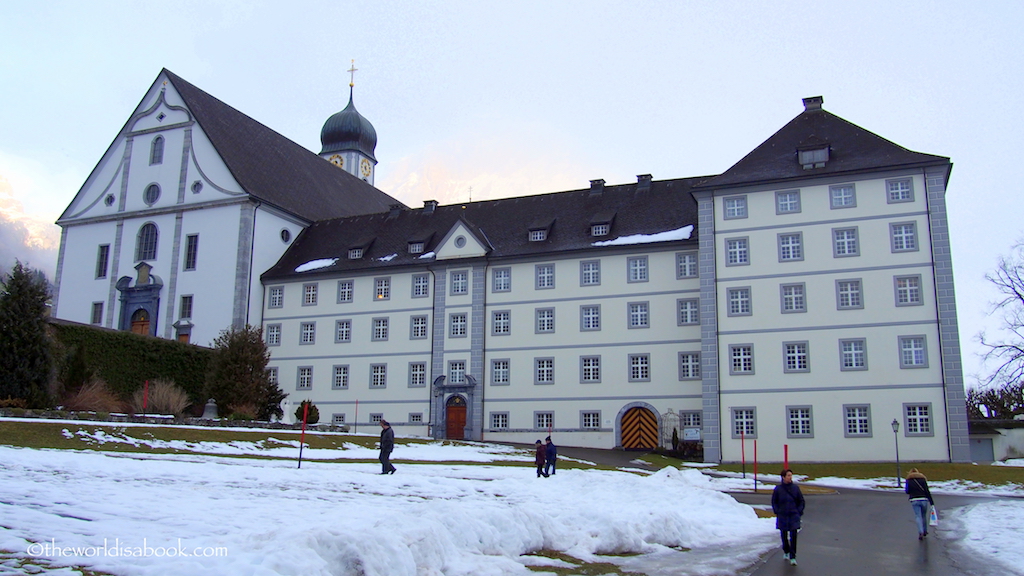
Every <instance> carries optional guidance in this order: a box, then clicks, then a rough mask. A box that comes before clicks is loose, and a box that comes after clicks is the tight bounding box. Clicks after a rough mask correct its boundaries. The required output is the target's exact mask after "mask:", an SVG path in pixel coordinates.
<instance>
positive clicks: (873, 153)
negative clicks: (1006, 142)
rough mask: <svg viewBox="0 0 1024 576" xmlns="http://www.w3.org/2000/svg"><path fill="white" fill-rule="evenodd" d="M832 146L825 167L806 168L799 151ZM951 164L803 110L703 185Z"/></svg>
mask: <svg viewBox="0 0 1024 576" xmlns="http://www.w3.org/2000/svg"><path fill="white" fill-rule="evenodd" d="M826 143H827V144H828V145H829V146H830V148H831V150H830V154H829V160H828V162H826V164H825V166H824V167H822V168H812V169H809V170H805V169H804V168H803V166H801V165H800V164H799V162H798V161H797V149H798V148H804V147H812V146H814V145H824V144H826ZM936 163H942V164H948V163H949V158H946V157H945V156H934V155H932V154H922V153H920V152H914V151H911V150H907V149H906V148H904V147H902V146H900V145H898V144H895V143H893V142H890V141H889V140H886V139H885V138H882V137H881V136H879V135H877V134H874V133H872V132H869V131H867V130H865V129H863V128H861V127H860V126H857V125H856V124H852V123H850V122H848V121H846V120H844V119H842V118H840V117H839V116H836V115H835V114H832V113H831V112H828V111H826V110H822V109H820V108H819V109H815V110H805V111H804V112H803V113H802V114H800V115H799V116H797V117H796V118H794V119H793V120H791V121H790V122H789V123H788V124H786V125H785V126H783V127H782V129H781V130H779V131H778V132H776V133H775V134H773V135H772V137H771V138H769V139H767V140H765V141H764V142H763V143H762V144H761V145H760V146H758V147H757V148H755V149H754V150H753V151H752V152H751V153H750V154H747V155H746V156H745V157H743V159H742V160H740V161H739V162H737V163H736V164H734V165H733V166H732V168H729V169H728V170H726V171H725V172H724V173H722V174H721V175H719V176H718V177H716V178H712V179H710V180H709V181H708V182H707V183H705V184H704V185H702V186H701V188H724V187H729V186H737V185H744V184H757V183H768V182H777V181H785V180H794V179H798V178H813V177H817V176H829V175H835V174H842V173H855V172H860V171H866V170H877V169H880V168H888V167H893V168H898V167H913V166H920V165H926V164H936Z"/></svg>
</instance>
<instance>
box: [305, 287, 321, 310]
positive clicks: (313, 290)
mask: <svg viewBox="0 0 1024 576" xmlns="http://www.w3.org/2000/svg"><path fill="white" fill-rule="evenodd" d="M318 288H319V285H318V284H303V285H302V305H303V306H316V297H317V291H318Z"/></svg>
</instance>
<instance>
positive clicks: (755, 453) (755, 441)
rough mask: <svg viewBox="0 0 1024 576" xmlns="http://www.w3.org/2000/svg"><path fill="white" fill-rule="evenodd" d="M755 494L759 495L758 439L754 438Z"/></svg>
mask: <svg viewBox="0 0 1024 576" xmlns="http://www.w3.org/2000/svg"><path fill="white" fill-rule="evenodd" d="M754 493H755V494H757V438H754Z"/></svg>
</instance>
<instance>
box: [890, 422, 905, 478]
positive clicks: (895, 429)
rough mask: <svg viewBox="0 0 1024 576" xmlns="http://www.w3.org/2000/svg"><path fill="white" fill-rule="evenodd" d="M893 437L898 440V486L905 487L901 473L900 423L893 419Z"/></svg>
mask: <svg viewBox="0 0 1024 576" xmlns="http://www.w3.org/2000/svg"><path fill="white" fill-rule="evenodd" d="M892 437H893V438H894V439H895V440H896V487H897V488H902V487H903V474H901V473H900V423H899V421H898V420H896V419H895V418H893V419H892Z"/></svg>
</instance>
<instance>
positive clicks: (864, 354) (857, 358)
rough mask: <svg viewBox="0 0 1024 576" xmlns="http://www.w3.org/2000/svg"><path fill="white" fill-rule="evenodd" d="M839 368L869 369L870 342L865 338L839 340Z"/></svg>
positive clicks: (846, 369)
mask: <svg viewBox="0 0 1024 576" xmlns="http://www.w3.org/2000/svg"><path fill="white" fill-rule="evenodd" d="M839 369H840V370H842V371H848V370H867V369H868V343H867V340H865V339H863V338H850V339H846V340H840V341H839Z"/></svg>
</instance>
